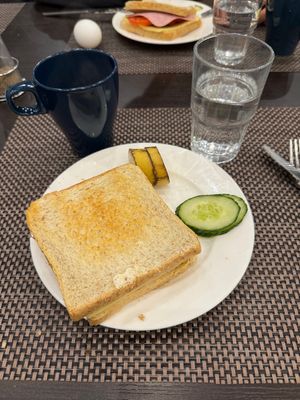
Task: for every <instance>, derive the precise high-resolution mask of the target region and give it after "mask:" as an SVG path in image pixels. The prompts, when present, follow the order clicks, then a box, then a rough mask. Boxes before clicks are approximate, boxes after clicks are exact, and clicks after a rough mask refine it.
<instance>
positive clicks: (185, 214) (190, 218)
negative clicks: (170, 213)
mask: <svg viewBox="0 0 300 400" xmlns="http://www.w3.org/2000/svg"><path fill="white" fill-rule="evenodd" d="M216 199H218V200H216ZM225 199H230V200H232V201H233V202H234V203H236V205H238V208H236V206H233V205H232V203H228V201H227V200H225ZM207 202H208V203H209V204H210V203H211V204H215V202H217V204H218V206H220V205H221V207H223V208H224V209H223V217H221V214H222V213H218V212H217V213H212V214H211V218H210V219H211V222H213V223H211V224H207V222H208V220H206V223H205V224H203V221H202V220H203V218H200V219H199V218H198V216H197V213H194V214H193V213H191V210H192V208H193V207H196V208H197V206H199V207H203V205H204V204H206V205H205V207H206V209H209V208H210V207H209V206H207ZM228 206H229V208H228ZM205 207H204V208H205ZM204 208H203V209H202V212H200V213H199V215H200V216H202V217H203V215H204V217H205V209H204ZM236 210H238V214H237V215H236V214H235V212H236ZM247 211H248V206H247V204H246V203H245V201H244V200H243V199H242V198H241V197H239V196H236V195H231V194H215V195H202V196H195V197H192V198H191V199H188V200H186V201H184V202H183V203H182V204H180V205H179V206H178V207H177V209H176V215H177V216H178V217H179V218H180V219H181V220H182V221H183V222H184V223H185V224H186V225H187V226H189V227H190V228H191V229H192V230H193V231H194V232H195V233H197V234H198V235H200V236H205V237H211V236H217V235H223V234H224V233H227V232H229V231H230V230H231V229H233V228H234V227H236V226H237V225H239V224H240V223H241V222H242V220H243V219H244V217H245V215H246V213H247ZM224 213H225V214H229V215H227V216H226V218H224ZM230 219H231V221H232V222H231V223H229V224H227V222H228V220H230ZM212 220H214V221H212Z"/></svg>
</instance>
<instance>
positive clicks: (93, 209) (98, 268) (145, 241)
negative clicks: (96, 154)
mask: <svg viewBox="0 0 300 400" xmlns="http://www.w3.org/2000/svg"><path fill="white" fill-rule="evenodd" d="M26 220H27V224H28V227H29V229H30V232H31V234H32V236H33V237H34V238H35V240H36V241H37V243H38V245H39V247H40V249H41V250H42V252H43V253H44V255H45V256H46V258H47V260H48V262H49V264H50V266H51V267H52V269H53V271H54V273H55V275H56V277H57V280H58V283H59V286H60V289H61V292H62V295H63V298H64V301H65V304H66V307H67V310H68V312H69V315H70V317H71V318H72V319H73V320H79V319H81V318H83V317H85V316H87V315H89V314H91V313H92V312H93V311H95V310H97V309H99V307H105V306H107V305H110V304H111V303H113V302H114V301H117V300H118V299H122V298H124V299H126V296H127V295H129V294H130V292H132V291H134V290H135V289H137V288H138V287H140V286H142V285H144V284H145V285H147V282H149V281H151V279H154V278H155V277H159V276H160V275H161V274H163V273H166V274H168V273H169V272H170V273H172V271H173V269H174V268H175V267H177V266H178V265H180V264H182V263H184V262H186V261H187V260H189V259H191V258H192V257H194V256H195V255H197V254H198V253H199V252H200V250H201V248H200V243H199V239H198V237H197V236H196V235H195V234H194V233H193V232H192V231H191V230H190V229H189V228H187V227H186V226H185V225H184V224H183V222H182V221H181V220H180V219H179V218H178V217H177V216H176V215H174V213H173V212H172V211H171V210H170V209H169V208H168V206H167V205H166V204H165V203H164V201H163V200H162V199H161V198H160V197H159V195H158V194H157V193H156V191H155V189H154V188H153V187H152V185H151V184H150V182H149V181H148V179H147V178H146V177H145V175H144V174H143V173H142V171H141V170H140V169H139V168H138V167H136V166H134V165H131V164H125V165H122V166H120V167H117V168H114V169H112V170H109V171H107V172H105V173H103V174H100V175H98V176H96V177H93V178H90V179H87V180H85V181H82V182H80V183H78V184H76V185H74V186H71V187H70V188H67V189H64V190H62V191H59V192H53V193H49V194H46V195H45V196H43V197H42V198H40V199H38V200H36V201H33V202H32V203H31V204H30V206H29V208H28V209H27V211H26Z"/></svg>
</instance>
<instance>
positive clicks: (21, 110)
mask: <svg viewBox="0 0 300 400" xmlns="http://www.w3.org/2000/svg"><path fill="white" fill-rule="evenodd" d="M21 92H30V93H32V94H33V95H34V97H35V101H36V105H35V106H33V107H26V106H25V107H21V106H17V105H16V104H15V102H14V100H13V97H14V96H15V95H17V94H20V93H21ZM6 101H7V104H8V105H9V107H10V108H11V109H12V111H14V112H15V113H16V114H18V115H38V114H45V113H46V112H47V110H46V108H45V107H44V105H43V103H42V101H41V99H40V97H39V95H38V93H37V91H36V88H35V86H34V84H33V82H31V81H24V82H19V83H17V84H16V85H14V86H12V87H10V88H9V89H7V90H6Z"/></svg>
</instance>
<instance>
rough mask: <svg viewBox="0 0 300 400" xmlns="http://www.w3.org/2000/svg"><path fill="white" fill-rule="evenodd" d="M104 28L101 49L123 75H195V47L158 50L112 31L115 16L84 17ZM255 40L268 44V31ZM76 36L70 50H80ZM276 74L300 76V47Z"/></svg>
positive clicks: (277, 63)
mask: <svg viewBox="0 0 300 400" xmlns="http://www.w3.org/2000/svg"><path fill="white" fill-rule="evenodd" d="M82 18H90V19H93V20H94V21H96V22H98V23H99V25H100V26H101V29H102V33H103V39H102V43H101V44H100V46H99V48H100V49H101V50H104V51H106V52H108V53H111V54H112V55H113V56H115V58H116V59H117V61H118V65H119V71H120V73H121V74H155V73H191V72H192V61H193V45H194V43H188V44H183V45H172V46H171V45H170V46H165V45H162V46H158V45H150V44H143V43H138V42H135V41H133V40H130V39H127V38H124V37H122V36H121V35H119V34H118V33H117V32H115V30H114V29H113V27H112V24H111V19H112V15H111V14H90V15H88V16H86V15H82ZM255 36H257V37H258V38H260V39H262V40H264V38H265V27H259V28H257V30H256V31H255ZM76 47H78V44H77V43H76V41H75V39H74V37H73V35H72V36H71V38H70V40H69V43H68V46H67V48H76ZM271 70H272V71H273V72H300V44H299V45H298V46H297V48H296V50H295V53H294V54H293V55H292V56H289V57H276V58H275V60H274V63H273V65H272V69H271Z"/></svg>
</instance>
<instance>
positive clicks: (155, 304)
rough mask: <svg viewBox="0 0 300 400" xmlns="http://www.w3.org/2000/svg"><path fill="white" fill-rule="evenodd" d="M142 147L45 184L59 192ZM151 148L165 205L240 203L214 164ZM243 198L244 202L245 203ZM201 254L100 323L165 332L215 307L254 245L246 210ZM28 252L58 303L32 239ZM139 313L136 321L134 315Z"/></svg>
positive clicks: (91, 161)
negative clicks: (216, 200)
mask: <svg viewBox="0 0 300 400" xmlns="http://www.w3.org/2000/svg"><path fill="white" fill-rule="evenodd" d="M145 145H149V144H145V143H136V144H125V145H121V146H116V147H111V148H108V149H105V150H102V151H100V152H97V153H94V154H92V155H90V156H88V157H86V158H83V159H81V160H80V161H78V162H77V163H75V164H74V165H72V166H71V167H70V168H68V169H67V170H66V171H64V172H63V173H62V174H61V175H60V176H58V177H57V178H56V179H55V180H54V182H53V183H52V184H51V185H50V186H49V188H48V189H47V192H51V191H54V190H61V189H63V188H66V187H68V186H70V185H73V184H75V183H78V182H79V181H81V180H84V179H87V178H90V177H92V176H94V175H97V174H99V173H101V172H104V171H106V170H108V169H110V168H113V167H116V166H118V165H121V164H123V163H126V162H127V160H128V158H127V157H128V149H129V148H139V147H144V146H145ZM152 145H156V146H157V147H158V149H159V151H160V152H161V154H162V157H163V159H164V161H165V164H166V167H167V169H168V171H169V175H170V184H169V185H167V186H165V187H163V188H161V189H159V193H160V195H161V196H162V197H163V199H164V200H165V201H166V203H167V204H168V205H169V206H170V207H171V208H172V209H173V210H175V208H176V206H177V205H179V204H180V203H181V202H182V201H184V200H186V199H187V198H189V197H192V196H195V195H198V194H210V193H230V194H235V195H238V196H241V197H243V198H244V199H245V196H244V195H243V193H242V191H241V189H240V188H239V186H238V185H237V184H236V183H235V181H234V180H233V179H232V178H231V177H230V176H229V175H228V174H227V173H226V172H225V171H224V170H223V169H222V168H220V167H219V166H217V165H216V164H214V163H212V162H210V161H208V160H206V159H205V158H204V157H202V156H200V155H198V154H196V153H193V152H191V151H189V150H186V149H183V148H180V147H176V146H170V145H166V144H152ZM245 200H246V199H245ZM200 241H201V245H202V253H201V254H200V255H199V256H198V258H197V261H196V262H195V263H194V265H193V266H192V267H191V269H190V270H188V271H187V272H186V273H184V274H183V275H182V276H181V277H179V278H177V279H176V280H175V281H172V282H170V283H169V284H167V285H165V286H164V287H162V288H159V289H156V290H154V291H153V292H151V293H148V294H147V295H145V296H143V297H142V298H140V299H138V300H136V301H134V302H132V303H130V304H128V305H127V306H125V307H124V308H123V309H122V310H121V311H119V312H118V313H117V314H115V315H114V316H113V317H111V318H109V319H107V320H106V321H105V322H104V323H103V324H102V325H104V326H107V327H111V328H116V329H124V330H134V331H138V330H153V329H161V328H167V327H170V326H174V325H178V324H181V323H183V322H186V321H189V320H191V319H193V318H196V317H198V316H200V315H202V314H204V313H206V312H207V311H209V310H211V309H212V308H213V307H215V306H216V305H217V304H219V303H220V302H221V301H222V300H223V299H225V297H227V296H228V295H229V293H230V292H231V291H232V290H233V289H234V288H235V287H236V285H237V284H238V283H239V281H240V280H241V278H242V276H243V275H244V273H245V271H246V269H247V266H248V264H249V261H250V258H251V254H252V250H253V245H254V222H253V217H252V213H251V210H250V208H249V211H248V213H247V214H246V216H245V219H244V220H243V222H242V223H241V224H240V225H239V226H237V227H236V228H234V229H233V230H232V231H230V232H228V233H227V234H225V235H222V236H217V237H214V238H209V239H204V238H201V239H200ZM30 246H31V254H32V258H33V263H34V265H35V268H36V270H37V273H38V275H39V277H40V279H41V280H42V282H43V284H44V285H45V286H46V288H47V289H48V290H49V292H50V293H51V294H52V296H54V297H55V298H56V300H58V301H59V302H60V303H61V304H63V305H64V301H63V298H62V294H61V291H60V289H59V286H58V283H57V280H56V277H55V275H54V273H53V272H52V269H51V268H50V266H49V264H48V263H47V261H46V259H45V257H44V255H43V253H42V252H41V250H40V248H39V247H38V245H37V243H36V241H35V240H34V239H32V238H31V239H30ZM140 314H143V315H144V316H145V319H144V320H143V321H142V320H141V319H140V318H139V315H140Z"/></svg>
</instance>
